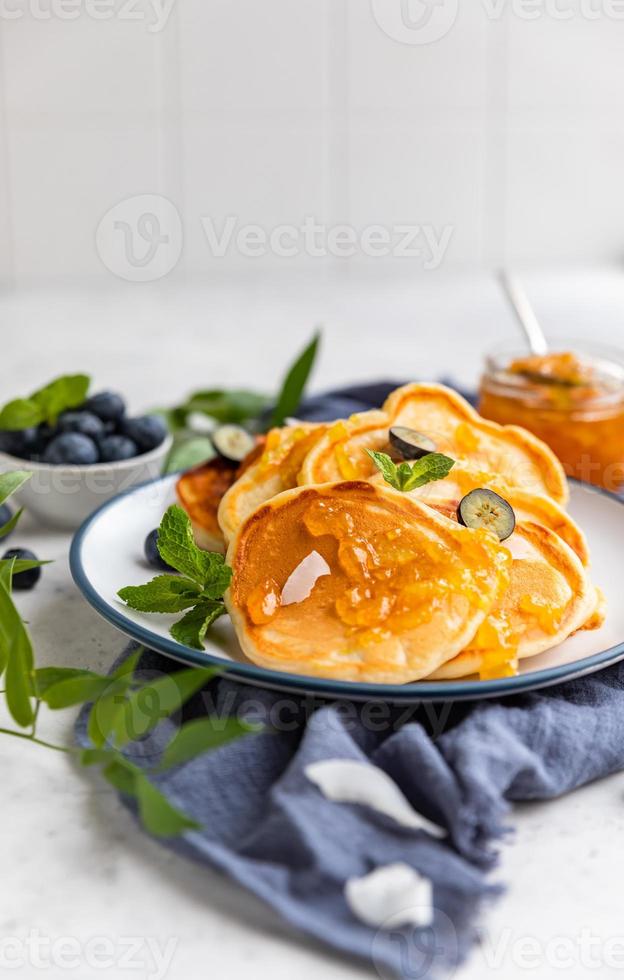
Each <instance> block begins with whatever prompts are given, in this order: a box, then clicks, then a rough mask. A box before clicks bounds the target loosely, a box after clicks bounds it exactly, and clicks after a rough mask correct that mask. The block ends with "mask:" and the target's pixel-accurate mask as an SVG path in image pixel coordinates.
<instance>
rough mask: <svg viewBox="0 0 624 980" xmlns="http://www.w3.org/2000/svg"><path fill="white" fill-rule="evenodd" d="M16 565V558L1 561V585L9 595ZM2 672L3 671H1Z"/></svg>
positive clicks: (0, 635)
mask: <svg viewBox="0 0 624 980" xmlns="http://www.w3.org/2000/svg"><path fill="white" fill-rule="evenodd" d="M14 567H15V558H4V559H3V560H2V561H0V586H4V588H5V589H6V590H7V592H8V593H9V595H11V590H12V588H13V569H14ZM1 637H2V630H1V629H0V642H1ZM0 673H1V671H0Z"/></svg>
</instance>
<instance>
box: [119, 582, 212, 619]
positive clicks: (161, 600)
mask: <svg viewBox="0 0 624 980" xmlns="http://www.w3.org/2000/svg"><path fill="white" fill-rule="evenodd" d="M117 595H118V596H119V598H120V599H123V601H124V602H125V603H127V605H129V606H130V608H131V609H136V610H137V611H138V612H154V613H174V612H182V610H183V609H189V608H190V607H191V606H194V605H195V604H196V603H197V602H198V601H199V597H200V588H199V586H198V585H197V584H196V583H195V582H192V581H191V580H190V579H188V578H180V577H179V576H177V575H157V576H156V578H153V579H152V580H151V582H148V583H147V585H128V586H126V588H124V589H120V590H119V592H118V593H117Z"/></svg>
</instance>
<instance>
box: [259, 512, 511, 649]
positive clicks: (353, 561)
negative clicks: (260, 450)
mask: <svg viewBox="0 0 624 980" xmlns="http://www.w3.org/2000/svg"><path fill="white" fill-rule="evenodd" d="M379 523H380V522H377V527H376V524H375V521H372V522H371V532H370V534H369V533H367V534H366V535H363V534H362V533H361V532H358V527H360V528H361V519H360V520H358V515H357V513H356V512H355V511H353V512H352V510H351V509H350V506H349V502H348V501H345V502H342V501H340V500H336V499H334V498H328V499H327V500H324V499H322V498H318V499H316V500H313V501H312V502H311V503H310V505H309V506H308V507H307V508H306V509H305V510H304V511H303V513H302V517H301V524H302V525H303V526H302V528H301V533H305V532H307V534H308V535H309V536H310V538H311V539H312V541H313V544H312V545H311V547H310V548H309V553H310V552H312V550H313V549H314V550H315V551H317V550H318V551H322V552H323V559H322V560H324V561H327V564H328V566H329V569H330V570H331V576H330V578H331V579H332V580H333V585H332V584H331V583H328V582H327V581H326V579H325V578H323V579H322V580H319V583H320V582H321V581H322V585H320V586H319V588H320V589H322V590H323V592H324V593H325V594H327V593H328V591H329V592H331V599H330V601H331V606H332V607H333V611H334V613H335V615H336V616H337V617H338V619H339V620H340V621H341V622H342V623H343V624H344V625H345V626H347V627H349V633H350V634H353V635H357V641H358V642H359V643H362V644H367V643H371V642H380V641H383V640H385V639H388V638H389V637H390V636H392V635H393V634H397V633H401V632H403V631H405V630H409V629H414V628H415V627H417V626H419V625H421V624H423V623H426V622H429V621H430V620H431V619H432V617H433V615H434V613H435V612H436V611H438V610H439V609H440V608H441V607H442V603H443V602H444V600H445V599H448V596H449V594H450V593H455V594H457V595H461V596H464V597H465V598H466V599H467V600H468V602H469V603H470V605H471V607H472V608H477V609H487V608H489V606H490V605H491V601H492V600H491V594H488V590H487V589H485V590H484V588H483V585H484V583H485V580H486V579H487V578H488V576H490V575H491V572H490V568H489V567H488V565H487V564H486V563H485V562H484V551H485V552H486V553H487V554H488V555H490V556H491V557H493V558H494V560H495V562H496V563H497V564H498V567H499V575H500V578H501V580H504V581H505V582H508V566H510V565H511V555H510V554H509V552H507V551H506V550H505V549H501V548H500V545H499V543H498V541H497V539H495V538H494V536H493V535H491V534H490V533H489V532H487V531H482V530H476V531H470V532H468V533H467V534H463V535H462V544H461V547H459V548H458V547H457V544H456V543H454V546H453V547H451V545H450V543H449V544H446V543H444V542H443V541H441V540H438V539H436V538H429V537H427V536H426V535H422V536H419V535H415V534H414V533H410V530H409V529H406V528H405V527H404V526H401V525H399V524H396V525H393V524H391V525H390V526H387V521H384V522H383V525H386V526H381V527H379V526H378V525H379ZM310 592H311V589H310V590H309V591H308V590H304V592H303V594H302V601H305V600H306V599H307V598H308V597H309V594H310ZM486 595H487V598H486V597H485V596H486ZM278 596H279V586H278V585H277V583H276V582H275V581H274V580H273V579H268V580H266V581H265V582H263V583H261V584H260V585H259V586H257V587H256V588H254V589H253V590H252V591H251V592H250V594H249V596H248V598H247V602H246V609H247V613H248V615H249V618H250V619H251V621H252V622H253V623H254V624H260V623H267V622H269V621H270V619H271V618H272V616H274V615H275V614H276V613H277V612H278V611H279V608H280V604H279V600H278V598H277V597H278Z"/></svg>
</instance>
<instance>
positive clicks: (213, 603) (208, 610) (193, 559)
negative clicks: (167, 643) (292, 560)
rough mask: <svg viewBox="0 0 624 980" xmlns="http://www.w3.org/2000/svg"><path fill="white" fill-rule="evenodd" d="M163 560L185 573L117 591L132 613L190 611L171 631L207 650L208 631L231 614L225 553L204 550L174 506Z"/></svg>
mask: <svg viewBox="0 0 624 980" xmlns="http://www.w3.org/2000/svg"><path fill="white" fill-rule="evenodd" d="M158 550H159V552H160V555H161V558H162V559H163V560H164V561H165V562H166V563H167V564H168V565H170V566H171V567H172V568H174V569H175V570H176V571H177V572H179V573H180V574H179V575H157V576H156V578H153V579H152V580H151V582H148V583H147V584H146V585H129V586H126V588H123V589H120V590H119V592H118V593H117V594H118V595H119V598H120V599H123V601H124V602H125V603H127V605H128V606H130V608H131V609H136V610H137V611H138V612H147V613H176V612H182V611H183V610H187V611H186V613H185V614H184V616H183V617H182V619H180V620H178V622H177V623H175V624H174V625H173V626H172V627H171V630H170V632H171V635H172V636H173V638H174V639H175V640H177V641H178V643H184V644H185V645H186V646H190V647H193V649H195V650H203V649H204V638H205V636H206V631H207V630H208V627H209V626H210V625H211V624H212V623H214V622H215V620H216V619H218V618H219V617H220V616H222V615H223V614H224V613H225V605H224V604H223V594H224V592H225V590H226V589H227V588H228V586H229V584H230V581H231V578H232V570H231V568H229V567H228V565H226V564H225V559H224V558H223V555H218V554H216V553H214V552H211V551H203V550H202V549H201V548H198V547H197V545H196V543H195V538H194V536H193V528H192V526H191V521H190V519H189V517H188V515H187V514H186V513H185V511H184V510H182V508H181V507H178V506H177V504H173V505H172V506H171V507H169V509H168V510H167V511H166V513H165V515H164V517H163V519H162V521H161V524H160V528H159V529H158Z"/></svg>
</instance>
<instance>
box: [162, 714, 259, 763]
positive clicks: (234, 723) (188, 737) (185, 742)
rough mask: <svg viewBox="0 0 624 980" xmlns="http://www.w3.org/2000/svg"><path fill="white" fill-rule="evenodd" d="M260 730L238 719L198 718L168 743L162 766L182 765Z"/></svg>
mask: <svg viewBox="0 0 624 980" xmlns="http://www.w3.org/2000/svg"><path fill="white" fill-rule="evenodd" d="M260 731H262V726H261V725H251V724H249V723H248V722H245V721H239V720H238V718H218V717H215V718H195V719H194V720H193V721H189V722H187V724H186V725H183V726H182V728H180V729H179V731H178V732H177V733H176V734H175V735H174V737H173V738H172V740H171V741H170V742H169V745H168V746H167V748H166V749H165V751H164V754H163V758H162V763H161V766H162V768H163V769H168V768H170V767H171V766H180V765H182V763H184V762H188V761H189V760H190V759H194V758H196V756H198V755H202V754H203V753H204V752H209V751H211V750H213V749H217V748H219V746H221V745H226V744H227V743H228V742H232V741H234V740H235V739H237V738H241V737H242V736H243V735H251V734H256V733H258V732H260Z"/></svg>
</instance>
